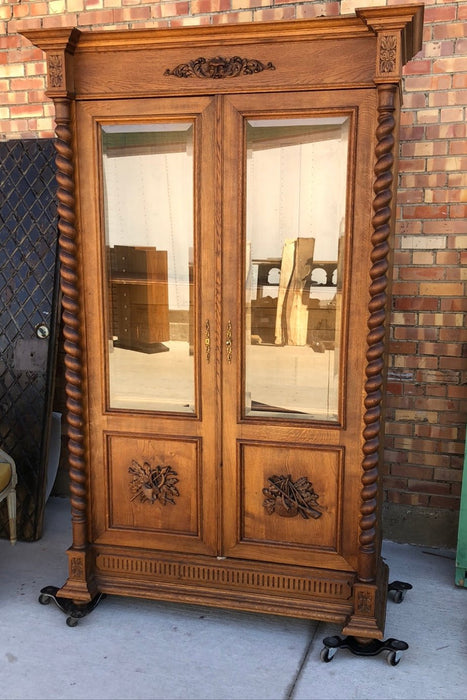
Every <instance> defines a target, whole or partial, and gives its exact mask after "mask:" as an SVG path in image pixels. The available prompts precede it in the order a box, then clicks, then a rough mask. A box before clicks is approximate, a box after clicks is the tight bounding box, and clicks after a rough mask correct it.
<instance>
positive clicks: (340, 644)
mask: <svg viewBox="0 0 467 700" xmlns="http://www.w3.org/2000/svg"><path fill="white" fill-rule="evenodd" d="M323 644H324V648H323V649H322V650H321V661H324V662H325V663H329V662H330V661H332V659H333V658H334V655H335V653H336V652H337V650H338V649H348V650H349V651H351V652H352V654H356V656H377V655H378V654H380V653H381V652H382V651H387V652H389V653H388V655H387V657H386V661H387V662H388V664H389V665H390V666H397V664H398V663H399V661H400V660H401V656H402V652H403V651H406V650H407V649H408V648H409V645H408V644H407V643H406V642H401V641H400V640H399V639H392V638H391V639H386V641H384V642H380V641H379V640H378V639H371V640H369V641H368V642H359V641H358V640H357V639H355V637H344V639H342V637H326V638H325V639H323Z"/></svg>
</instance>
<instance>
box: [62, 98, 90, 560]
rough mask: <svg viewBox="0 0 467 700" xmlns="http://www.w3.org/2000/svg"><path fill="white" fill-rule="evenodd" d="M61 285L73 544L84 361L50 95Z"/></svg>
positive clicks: (79, 502)
mask: <svg viewBox="0 0 467 700" xmlns="http://www.w3.org/2000/svg"><path fill="white" fill-rule="evenodd" d="M55 111H56V116H55V122H56V129H55V134H56V141H55V149H56V158H55V164H56V167H57V175H56V179H57V185H58V188H57V199H58V230H59V258H60V263H61V267H60V287H61V291H62V308H63V312H62V318H63V335H64V349H65V382H66V384H65V391H66V396H67V400H66V407H67V423H68V432H67V434H68V454H69V457H68V459H69V474H70V492H71V511H72V526H73V549H75V550H82V549H84V548H85V545H86V527H85V525H86V488H85V482H86V479H85V462H84V430H83V363H82V351H81V341H80V325H81V324H80V317H81V312H80V303H79V274H78V257H77V244H76V228H75V213H74V204H75V196H74V181H73V150H72V146H71V143H72V131H71V107H70V100H69V99H68V98H63V99H56V100H55Z"/></svg>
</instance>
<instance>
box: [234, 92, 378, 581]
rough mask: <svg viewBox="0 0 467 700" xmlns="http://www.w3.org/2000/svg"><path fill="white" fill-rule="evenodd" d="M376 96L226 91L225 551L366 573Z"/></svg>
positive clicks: (351, 93)
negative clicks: (361, 545)
mask: <svg viewBox="0 0 467 700" xmlns="http://www.w3.org/2000/svg"><path fill="white" fill-rule="evenodd" d="M373 100H374V97H373V95H372V94H370V91H365V90H361V91H360V90H353V91H349V92H348V93H345V91H343V92H339V93H336V92H332V91H330V92H321V93H320V94H314V93H312V92H309V93H306V92H303V93H294V94H287V93H279V94H275V95H274V94H273V95H270V94H269V95H264V94H261V95H253V94H251V95H235V96H227V97H226V98H225V105H224V113H225V131H224V149H225V150H224V176H223V183H224V194H223V197H224V202H223V204H224V209H223V241H224V255H223V275H222V279H223V282H224V286H223V301H222V311H223V329H222V330H223V336H224V350H223V365H222V367H223V371H222V377H223V506H224V545H223V546H224V549H223V554H224V555H225V556H227V557H239V558H243V559H252V560H263V561H274V562H284V563H290V564H297V563H299V564H303V565H310V566H322V567H329V568H336V569H349V568H353V567H354V566H355V565H356V555H355V553H356V552H357V551H358V540H357V538H358V531H359V528H358V514H359V504H360V500H359V499H360V492H361V481H360V478H361V465H362V459H363V453H362V444H361V441H360V440H359V439H358V436H359V435H361V434H362V431H363V428H364V424H363V410H364V406H363V400H364V397H363V394H362V387H363V386H364V383H365V365H366V362H365V352H366V347H365V340H364V338H365V329H366V321H367V313H368V305H367V304H368V302H367V296H368V279H367V274H366V270H367V264H366V261H369V258H370V248H371V246H370V236H371V182H372V173H371V172H370V170H369V168H368V165H367V164H368V163H371V143H372V138H371V135H372V134H373V133H374V129H375V124H374V121H373V119H374V118H373V116H372V110H373V109H374V104H373ZM353 201H357V202H359V205H358V207H355V208H354V207H353V206H352V204H351V202H353ZM357 263H358V264H357Z"/></svg>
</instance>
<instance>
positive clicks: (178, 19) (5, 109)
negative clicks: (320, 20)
mask: <svg viewBox="0 0 467 700" xmlns="http://www.w3.org/2000/svg"><path fill="white" fill-rule="evenodd" d="M385 4H404V2H403V0H399V2H398V3H397V2H392V0H375V1H373V2H372V0H361V2H358V1H355V0H342V2H336V1H333V0H331V1H322V2H317V1H316V0H309V1H308V2H300V3H293V2H288V1H287V0H180V1H177V0H167V1H161V2H144V1H141V0H30V1H25V0H12V1H11V2H4V3H3V5H1V6H0V32H1V38H0V124H1V138H3V139H15V138H37V137H50V136H52V135H53V107H52V105H51V103H50V102H48V101H47V100H46V99H45V98H44V94H43V90H44V85H45V75H44V74H45V63H44V60H43V55H42V54H41V52H40V51H38V50H37V49H35V48H33V47H31V46H30V45H29V44H28V42H27V41H25V40H23V39H22V38H21V37H20V36H19V35H18V33H17V32H18V31H20V30H21V29H24V28H26V27H28V28H31V27H54V26H73V25H75V26H78V27H80V28H86V29H88V28H91V29H94V28H102V27H105V28H111V27H120V28H121V27H123V26H125V27H126V26H128V27H147V26H175V25H181V24H183V25H187V24H200V23H207V24H209V23H220V22H244V21H252V20H253V21H263V20H271V19H289V18H304V17H313V16H316V15H321V14H325V15H337V14H339V13H342V14H348V13H352V12H353V11H354V9H355V7H367V6H370V5H385ZM403 91H404V108H403V113H402V123H401V149H400V179H399V185H400V189H399V194H398V202H397V205H398V206H397V224H396V240H395V268H394V285H393V292H394V299H393V312H392V316H391V319H390V359H389V370H390V373H389V392H388V400H387V404H388V415H387V445H386V453H385V455H386V464H385V472H386V473H385V479H384V485H385V499H386V501H387V502H388V503H393V504H399V505H401V506H408V507H412V506H415V507H418V508H421V509H424V508H427V509H445V510H451V511H453V512H455V511H456V510H458V508H459V496H460V489H461V479H462V463H463V459H462V456H463V451H464V437H465V421H466V391H465V388H464V387H465V381H466V378H465V374H466V372H465V370H466V360H465V353H464V354H463V344H462V343H463V342H465V340H466V338H465V335H466V330H465V325H466V324H465V311H466V306H467V303H466V295H465V276H466V267H465V262H466V257H467V253H466V248H467V205H466V202H467V175H466V173H467V139H466V138H465V137H466V118H467V114H466V105H467V3H465V2H464V3H463V2H450V1H449V0H427V2H426V3H425V29H424V47H423V51H422V52H421V53H420V54H418V55H417V57H416V58H415V59H414V60H413V61H411V63H410V64H409V65H408V66H407V67H406V68H405V77H404V86H403Z"/></svg>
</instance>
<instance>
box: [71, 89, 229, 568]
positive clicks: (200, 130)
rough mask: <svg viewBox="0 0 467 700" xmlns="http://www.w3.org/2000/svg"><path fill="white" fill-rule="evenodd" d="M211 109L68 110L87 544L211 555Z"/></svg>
mask: <svg viewBox="0 0 467 700" xmlns="http://www.w3.org/2000/svg"><path fill="white" fill-rule="evenodd" d="M215 109H216V105H215V100H214V99H212V98H209V97H190V98H185V99H183V100H177V99H173V98H162V99H155V100H145V99H137V100H128V101H126V100H117V101H99V100H95V101H89V102H86V101H82V102H80V101H78V102H77V104H76V124H77V126H76V141H77V143H76V149H77V151H78V153H79V172H78V173H77V190H78V201H79V203H80V231H79V243H80V246H79V247H80V256H81V257H80V264H81V266H82V275H83V281H84V290H83V291H84V310H85V314H84V315H85V322H84V325H85V327H84V338H85V342H84V359H85V365H86V368H87V376H86V383H87V394H88V397H89V398H88V406H87V410H88V414H89V415H88V418H89V434H88V435H87V446H86V449H87V453H88V455H87V457H88V459H87V463H88V464H89V470H90V479H89V489H90V503H91V518H90V527H91V541H93V542H95V543H101V544H112V545H115V546H129V547H138V548H145V549H152V550H154V549H159V550H170V551H180V552H190V553H204V554H216V553H217V551H218V534H217V533H218V523H217V520H218V512H219V503H218V496H217V491H218V478H217V474H218V469H219V462H220V457H219V447H218V446H219V444H220V442H219V436H220V432H219V424H218V416H219V414H220V411H219V406H218V400H219V393H218V392H217V391H216V377H217V376H218V371H217V372H216V354H215V348H214V347H213V344H212V343H213V341H212V339H211V338H212V337H214V336H215V314H216V303H215V299H216V284H218V279H219V274H218V272H217V271H216V260H217V257H216V254H215V249H216V236H215V231H216V229H215V227H216V218H217V217H216V209H215V203H214V198H213V192H214V190H215V172H216V168H215V161H214V154H215V151H214V148H213V144H214V143H215V140H216V136H215Z"/></svg>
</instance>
